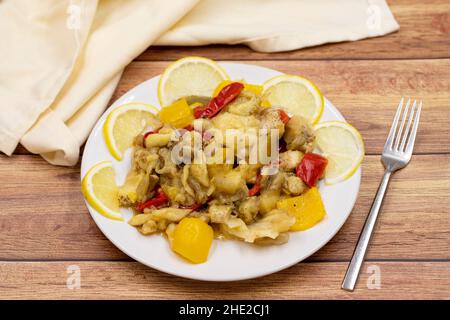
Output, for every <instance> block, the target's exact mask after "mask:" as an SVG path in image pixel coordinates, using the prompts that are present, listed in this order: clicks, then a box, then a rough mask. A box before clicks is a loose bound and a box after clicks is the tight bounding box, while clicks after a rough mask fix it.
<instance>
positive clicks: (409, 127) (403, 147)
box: [398, 100, 417, 152]
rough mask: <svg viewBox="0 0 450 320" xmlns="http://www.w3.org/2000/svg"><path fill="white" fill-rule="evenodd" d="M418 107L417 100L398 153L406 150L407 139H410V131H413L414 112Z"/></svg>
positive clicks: (412, 108)
mask: <svg viewBox="0 0 450 320" xmlns="http://www.w3.org/2000/svg"><path fill="white" fill-rule="evenodd" d="M416 106H417V100H414V103H413V105H412V107H411V111H410V113H409V118H408V123H407V124H406V127H405V132H404V133H403V138H402V143H401V144H400V147H399V149H398V151H400V152H403V150H404V149H405V144H406V138H408V134H409V130H410V129H411V124H412V119H413V118H414V112H416Z"/></svg>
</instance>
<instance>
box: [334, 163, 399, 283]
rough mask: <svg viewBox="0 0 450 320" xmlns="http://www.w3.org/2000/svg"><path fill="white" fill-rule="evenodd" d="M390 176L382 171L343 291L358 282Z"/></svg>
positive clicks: (389, 173) (388, 172) (345, 278)
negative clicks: (381, 177)
mask: <svg viewBox="0 0 450 320" xmlns="http://www.w3.org/2000/svg"><path fill="white" fill-rule="evenodd" d="M391 174H392V171H390V170H388V169H387V170H385V171H384V175H383V179H382V180H381V183H380V186H379V187H378V191H377V195H376V196H375V199H374V200H373V203H372V207H371V208H370V212H369V214H368V216H367V218H366V222H365V223H364V227H363V230H362V232H361V235H360V236H359V239H358V244H357V245H356V247H355V251H354V252H353V256H352V260H351V261H350V264H349V266H348V269H347V272H346V273H345V277H344V281H343V282H342V289H344V290H348V291H353V289H354V288H355V284H356V280H358V275H359V271H360V269H361V265H362V263H363V261H364V256H365V255H366V250H367V247H368V246H369V242H370V238H371V237H372V232H373V229H374V227H375V223H376V222H377V218H378V212H379V211H380V208H381V205H382V203H383V199H384V194H385V193H386V189H387V187H388V184H389V179H390V177H391Z"/></svg>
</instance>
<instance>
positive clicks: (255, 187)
mask: <svg viewBox="0 0 450 320" xmlns="http://www.w3.org/2000/svg"><path fill="white" fill-rule="evenodd" d="M261 179H262V176H261V174H258V175H257V176H256V182H255V184H254V185H253V187H252V188H251V189H250V190H248V196H249V197H253V196H256V195H257V194H258V193H259V192H260V191H261Z"/></svg>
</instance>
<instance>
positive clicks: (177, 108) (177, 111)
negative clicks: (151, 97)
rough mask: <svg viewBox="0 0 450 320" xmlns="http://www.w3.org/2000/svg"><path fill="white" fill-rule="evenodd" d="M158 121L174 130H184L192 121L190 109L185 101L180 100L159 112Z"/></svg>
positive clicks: (192, 116)
mask: <svg viewBox="0 0 450 320" xmlns="http://www.w3.org/2000/svg"><path fill="white" fill-rule="evenodd" d="M159 120H161V122H162V123H164V124H170V125H172V126H174V127H175V128H184V127H186V126H187V125H189V124H191V122H192V121H193V120H194V115H193V112H192V109H191V108H190V107H189V105H188V103H187V101H186V99H184V98H182V99H179V100H177V101H175V102H174V103H172V104H171V105H170V106H168V107H164V108H162V109H161V111H160V112H159Z"/></svg>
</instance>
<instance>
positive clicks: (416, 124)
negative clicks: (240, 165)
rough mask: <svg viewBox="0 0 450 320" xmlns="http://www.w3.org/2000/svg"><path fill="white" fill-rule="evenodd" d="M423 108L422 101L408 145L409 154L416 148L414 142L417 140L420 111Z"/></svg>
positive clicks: (407, 151)
mask: <svg viewBox="0 0 450 320" xmlns="http://www.w3.org/2000/svg"><path fill="white" fill-rule="evenodd" d="M421 110H422V101H420V104H419V107H418V108H417V112H416V117H415V118H414V124H413V127H412V130H411V135H410V136H409V139H408V144H407V145H406V150H405V152H406V153H408V154H412V151H413V148H414V142H415V141H416V134H417V128H418V127H419V121H420V111H421Z"/></svg>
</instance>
